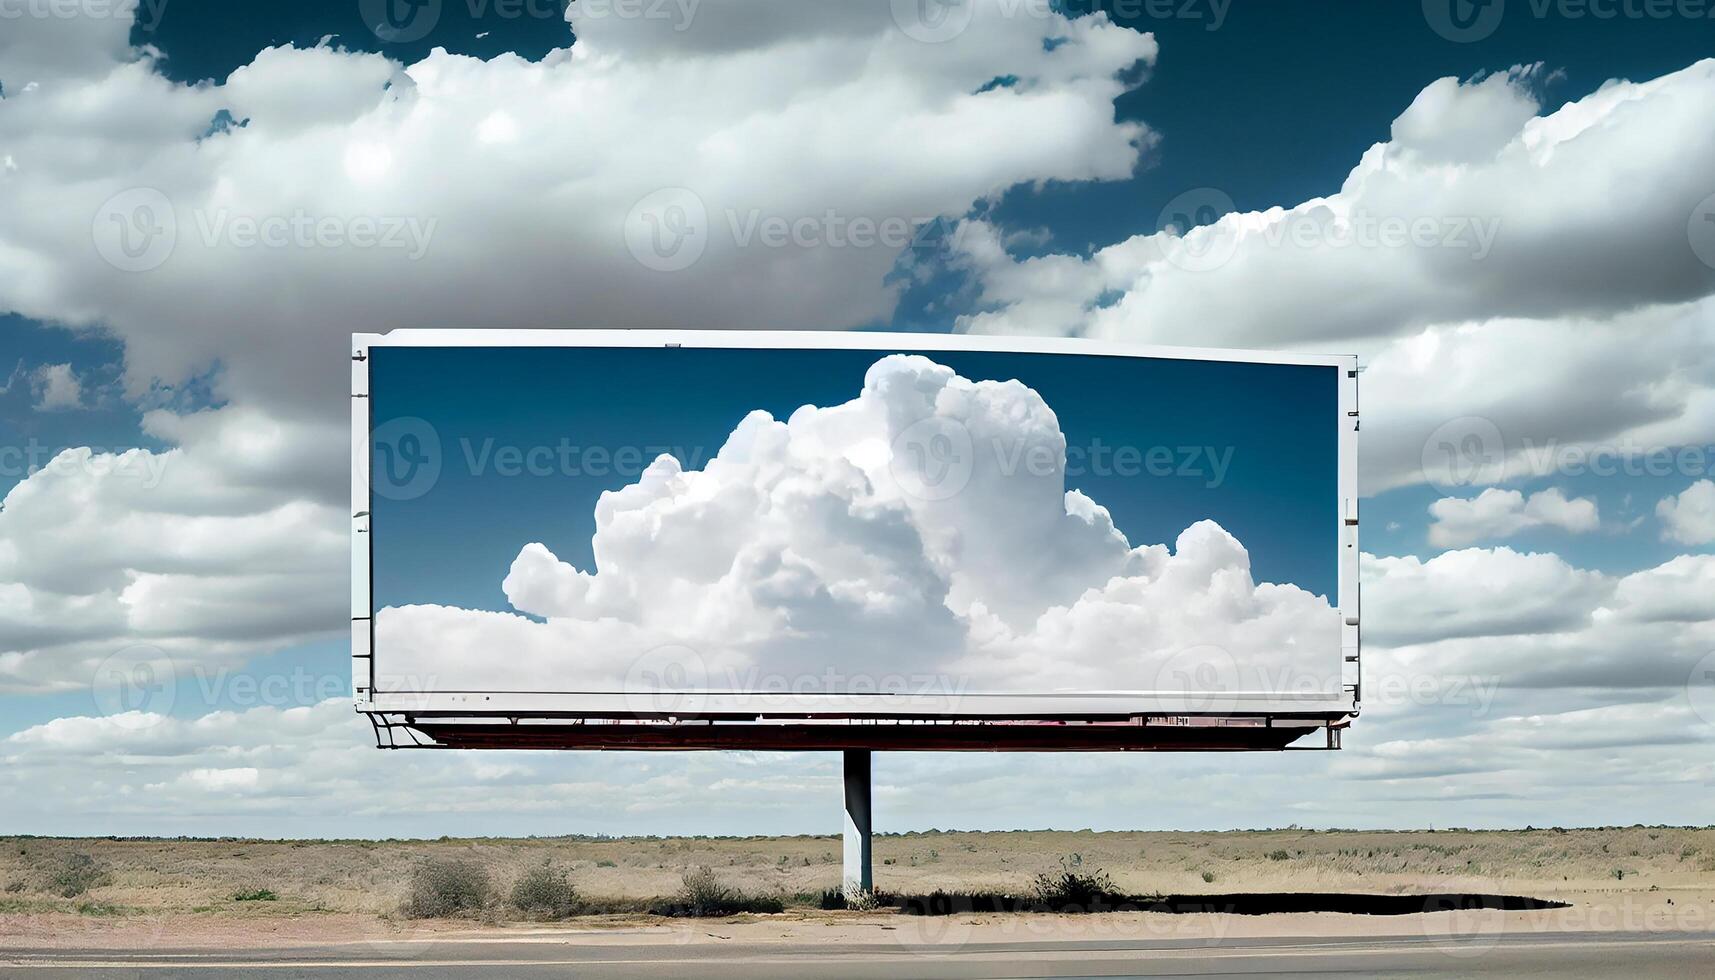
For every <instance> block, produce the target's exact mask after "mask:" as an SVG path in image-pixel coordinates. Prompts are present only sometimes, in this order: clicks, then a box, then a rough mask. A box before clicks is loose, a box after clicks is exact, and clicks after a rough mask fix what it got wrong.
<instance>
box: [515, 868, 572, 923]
mask: <svg viewBox="0 0 1715 980" xmlns="http://www.w3.org/2000/svg"><path fill="white" fill-rule="evenodd" d="M512 907H513V908H515V909H517V910H518V911H520V912H523V913H524V914H526V915H531V916H536V917H537V918H542V919H564V918H569V917H570V916H573V915H576V914H577V911H578V892H577V889H575V888H573V887H572V881H571V878H570V877H568V876H567V874H566V872H565V871H564V870H562V869H560V868H556V867H554V862H553V861H552V860H551V859H550V860H544V861H543V862H542V863H541V864H539V865H537V866H536V867H534V868H531V869H530V870H529V871H526V872H524V874H523V876H522V877H520V878H519V879H518V880H517V881H516V882H515V883H514V884H513V885H512Z"/></svg>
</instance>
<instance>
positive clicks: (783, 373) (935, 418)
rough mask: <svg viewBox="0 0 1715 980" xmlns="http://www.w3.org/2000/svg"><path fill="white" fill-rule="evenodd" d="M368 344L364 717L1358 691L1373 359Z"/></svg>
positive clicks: (1099, 716)
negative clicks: (1361, 376)
mask: <svg viewBox="0 0 1715 980" xmlns="http://www.w3.org/2000/svg"><path fill="white" fill-rule="evenodd" d="M353 356H354V362H353V363H354V366H355V370H354V395H355V396H356V397H355V398H354V406H355V407H356V411H354V423H353V429H354V480H353V484H354V485H353V496H354V514H356V517H355V519H354V535H353V540H354V549H353V555H354V557H353V561H354V583H355V585H354V603H353V605H354V609H353V621H354V631H353V632H354V648H355V649H354V656H355V660H354V663H355V665H356V667H355V678H356V680H355V685H356V687H357V694H358V702H359V708H360V710H365V711H369V712H372V713H374V714H375V715H377V716H378V717H381V716H386V717H389V718H391V719H392V720H394V721H406V722H409V723H410V724H411V726H412V727H414V728H415V729H417V732H418V733H421V732H425V731H431V730H433V731H432V738H433V739H434V740H437V741H440V742H443V743H451V744H459V743H460V742H461V740H463V742H464V743H465V744H487V741H492V740H493V738H495V737H498V738H499V741H500V742H507V741H508V740H510V742H511V743H513V744H522V742H523V741H526V740H528V739H530V738H538V739H540V738H548V741H549V742H553V741H554V739H556V738H562V737H564V735H565V733H564V731H563V729H566V728H567V727H569V726H571V725H573V724H577V725H581V726H588V725H591V724H597V723H613V724H619V723H621V722H624V723H629V724H631V725H634V726H640V727H639V728H635V729H627V728H616V729H609V730H606V731H605V732H604V733H603V734H602V735H601V739H602V740H605V739H608V738H611V737H618V738H619V740H620V742H621V743H623V742H625V741H626V740H627V739H628V738H633V737H634V736H635V738H636V739H637V740H638V741H644V740H646V739H644V737H643V735H642V732H641V729H642V728H646V727H650V726H651V725H656V726H659V725H669V726H677V729H676V730H677V731H678V732H679V734H675V733H674V731H667V732H665V733H664V734H663V733H660V732H657V733H656V734H657V735H658V736H659V737H660V738H662V739H664V744H661V745H659V746H655V747H678V746H680V745H683V744H687V742H689V743H690V744H701V743H700V742H698V736H697V735H696V733H691V732H690V731H689V728H688V726H689V725H690V724H691V723H693V722H695V723H697V724H701V725H721V724H741V723H749V724H772V725H775V726H789V727H796V728H804V729H806V731H807V732H808V734H807V735H806V732H798V733H797V735H798V736H803V737H807V738H808V739H809V743H806V744H807V746H808V747H827V746H825V745H823V744H822V742H823V741H828V740H830V739H831V740H832V741H831V742H829V744H830V745H831V744H835V743H838V744H846V743H844V742H841V741H840V740H841V739H850V738H851V737H852V736H851V735H850V733H849V732H848V733H845V734H836V735H830V734H829V731H830V729H827V728H825V727H824V728H810V727H808V726H826V725H831V724H832V725H839V724H844V725H848V726H849V725H852V724H871V725H873V724H874V723H877V722H889V723H893V724H895V725H897V724H917V725H929V726H935V725H944V724H950V723H957V724H961V725H975V726H979V727H981V726H991V727H990V728H989V731H991V732H992V730H993V729H992V726H997V725H1028V726H1033V727H1035V728H1040V727H1041V726H1043V725H1044V724H1047V725H1054V726H1060V727H1064V726H1066V725H1068V724H1074V725H1090V724H1097V725H1120V726H1131V727H1139V726H1144V727H1148V726H1154V727H1156V728H1158V729H1159V728H1165V727H1180V728H1206V727H1208V726H1210V725H1219V726H1222V727H1236V728H1248V727H1262V728H1271V727H1274V726H1276V725H1287V726H1290V725H1295V724H1296V725H1301V726H1302V725H1304V724H1312V725H1321V726H1327V725H1339V724H1343V723H1344V721H1345V720H1346V719H1349V717H1350V716H1351V715H1352V714H1354V713H1355V711H1356V707H1357V672H1356V660H1357V585H1356V555H1357V549H1356V523H1357V514H1356V488H1355V468H1356V467H1355V453H1356V429H1357V402H1356V364H1355V362H1354V360H1353V359H1352V358H1347V357H1333V356H1311V355H1304V356H1300V355H1276V354H1240V353H1234V352H1230V351H1228V352H1215V351H1186V350H1168V349H1153V348H1133V347H1120V346H1105V345H1096V344H1089V343H1081V342H1072V341H1041V340H1031V341H1026V340H1019V339H1011V338H971V337H962V336H939V335H883V334H821V333H817V334H801V333H773V332H771V333H733V332H708V333H697V332H667V331H662V332H656V331H648V332H642V331H516V332H514V331H493V332H491V331H398V332H394V333H392V334H387V335H381V336H359V337H357V338H355V343H354V351H353ZM497 720H500V721H501V722H502V727H498V728H497V727H496V724H495V723H496V721H497ZM550 729H551V730H553V731H554V732H555V733H556V734H554V735H552V736H549V735H548V734H547V733H548V732H549V730H550ZM497 732H499V733H500V734H499V735H498V736H496V733H497ZM747 732H748V733H747V734H746V735H743V736H738V737H739V738H740V739H741V740H742V739H744V738H752V739H757V740H759V741H758V742H757V744H763V745H766V744H771V743H770V741H769V740H770V739H774V740H775V742H776V743H778V744H796V743H793V742H791V738H792V737H793V736H791V735H783V734H782V732H781V731H780V730H779V729H778V728H773V729H767V730H763V731H761V732H760V733H759V732H758V731H755V730H747ZM616 733H617V734H616ZM1084 734H1085V735H1087V734H1088V733H1084ZM1156 734H1158V735H1160V734H1161V733H1159V732H1157V733H1156ZM479 735H480V736H482V737H478V736H479ZM582 737H585V738H587V739H589V741H588V742H587V743H586V744H598V741H599V740H598V739H597V738H596V736H595V735H594V734H592V733H591V732H589V731H588V730H587V729H586V730H585V731H584V732H583V734H582ZM701 737H702V739H703V740H704V741H711V740H712V741H714V742H718V741H719V739H718V738H714V737H713V736H710V734H709V733H707V732H704V733H701ZM912 737H913V736H912V735H911V734H910V733H909V732H900V731H890V732H889V733H887V734H886V735H874V734H873V733H872V736H871V739H872V742H873V743H874V744H881V742H883V741H885V740H887V739H903V740H905V741H906V742H909V741H910V739H911V738H912ZM923 737H924V738H931V737H932V738H938V739H940V740H941V741H943V742H944V741H945V740H946V739H947V737H948V736H947V735H946V733H945V732H942V733H939V734H934V733H930V734H924V735H923ZM952 737H953V739H954V740H955V741H958V740H970V741H971V742H972V746H971V747H984V745H985V743H984V739H985V738H987V737H988V736H985V735H984V734H982V733H981V732H980V731H978V732H974V733H965V732H962V731H961V732H960V733H958V734H957V735H956V736H952ZM1006 737H1012V738H1018V739H1021V740H1022V741H1023V742H1026V743H1028V742H1030V741H1031V739H1032V738H1034V737H1035V736H1030V735H1025V736H1020V735H1019V734H1018V733H1016V732H1014V733H1008V735H1007V736H1006ZM1043 737H1049V736H1043ZM1062 737H1064V736H1062ZM1161 737H1163V738H1169V740H1171V739H1170V737H1168V736H1165V735H1161ZM1179 737H1183V736H1179ZM818 739H821V740H822V741H817V740H818ZM1217 740H1218V739H1217ZM1003 741H1004V737H1002V738H1000V739H999V740H998V741H992V742H990V743H988V744H989V747H994V746H997V745H999V744H1000V742H1003ZM1193 741H1195V739H1193ZM1264 741H1268V739H1264ZM600 744H607V743H606V742H605V741H600ZM866 744H869V743H866ZM1026 747H1028V746H1026Z"/></svg>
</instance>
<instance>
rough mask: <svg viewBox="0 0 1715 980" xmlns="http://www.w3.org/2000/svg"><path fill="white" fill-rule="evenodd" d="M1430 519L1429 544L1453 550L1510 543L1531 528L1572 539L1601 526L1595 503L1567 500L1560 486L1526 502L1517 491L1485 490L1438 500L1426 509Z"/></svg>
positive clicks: (1587, 500) (1541, 492)
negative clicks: (1478, 543)
mask: <svg viewBox="0 0 1715 980" xmlns="http://www.w3.org/2000/svg"><path fill="white" fill-rule="evenodd" d="M1429 514H1430V516H1431V517H1432V518H1433V519H1434V520H1433V521H1432V522H1431V523H1430V525H1429V543H1430V544H1432V545H1434V546H1436V547H1437V548H1457V547H1460V546H1462V545H1467V544H1471V543H1473V542H1476V541H1485V540H1493V539H1496V538H1509V537H1512V536H1513V535H1515V534H1518V533H1520V532H1522V531H1528V530H1531V529H1532V528H1539V527H1555V528H1559V529H1561V530H1563V531H1568V532H1570V533H1573V534H1583V533H1586V532H1589V531H1594V530H1596V528H1597V526H1598V525H1599V524H1600V523H1601V521H1600V519H1599V517H1598V516H1597V510H1596V501H1594V500H1591V499H1590V498H1588V497H1574V498H1572V499H1567V497H1566V494H1565V493H1564V492H1563V491H1562V490H1561V489H1560V488H1559V487H1550V488H1549V489H1547V490H1540V491H1538V492H1536V493H1533V494H1531V495H1530V496H1529V497H1526V496H1525V495H1524V494H1523V493H1520V492H1519V491H1517V490H1500V489H1497V488H1495V487H1490V488H1488V489H1487V490H1484V491H1483V492H1482V493H1480V494H1478V495H1477V496H1475V497H1471V498H1463V497H1443V498H1441V499H1440V500H1437V501H1436V502H1434V503H1433V504H1430V505H1429Z"/></svg>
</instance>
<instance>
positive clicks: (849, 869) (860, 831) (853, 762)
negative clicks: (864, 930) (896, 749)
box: [840, 749, 875, 901]
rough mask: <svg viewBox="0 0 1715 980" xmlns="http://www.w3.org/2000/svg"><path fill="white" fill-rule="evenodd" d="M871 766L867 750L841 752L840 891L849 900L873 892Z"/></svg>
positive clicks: (858, 898) (861, 897) (860, 897)
mask: <svg viewBox="0 0 1715 980" xmlns="http://www.w3.org/2000/svg"><path fill="white" fill-rule="evenodd" d="M870 763H871V757H870V752H869V750H868V749H848V750H847V751H846V752H845V753H843V762H842V768H843V769H844V776H845V785H846V830H845V853H844V858H843V862H842V870H841V878H840V891H841V893H842V894H844V895H845V897H846V899H847V900H848V901H853V900H861V899H863V898H864V897H866V896H868V895H869V893H870V892H872V891H874V890H875V874H874V870H873V862H872V861H871V859H870V856H871V851H870V828H871V826H872V824H871V822H870V785H871V774H872V770H871V768H870Z"/></svg>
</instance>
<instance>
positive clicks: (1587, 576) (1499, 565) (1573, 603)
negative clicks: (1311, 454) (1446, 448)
mask: <svg viewBox="0 0 1715 980" xmlns="http://www.w3.org/2000/svg"><path fill="white" fill-rule="evenodd" d="M1363 586H1364V625H1365V629H1364V639H1365V640H1366V641H1367V642H1370V643H1377V644H1380V645H1382V646H1404V645H1408V644H1417V643H1426V642H1433V641H1435V640H1440V639H1446V638H1449V637H1462V636H1472V637H1474V636H1515V635H1520V634H1535V633H1550V632H1560V631H1563V630H1569V629H1576V628H1579V627H1582V626H1584V625H1586V624H1588V622H1589V619H1590V613H1591V610H1592V609H1593V608H1594V605H1595V601H1596V600H1599V599H1600V598H1602V597H1605V596H1606V595H1608V593H1609V592H1610V591H1611V590H1612V588H1613V586H1612V584H1611V583H1610V582H1608V581H1607V580H1606V579H1605V578H1604V577H1603V576H1602V575H1601V574H1599V573H1596V572H1590V571H1585V570H1583V569H1578V568H1574V567H1572V566H1571V565H1569V564H1567V563H1566V561H1565V559H1562V558H1561V557H1560V556H1558V555H1553V554H1535V553H1532V554H1523V553H1520V552H1517V551H1514V550H1513V549H1511V548H1506V547H1501V548H1494V549H1485V548H1469V549H1466V550H1463V551H1450V552H1447V553H1445V554H1441V555H1437V556H1435V557H1434V558H1431V559H1429V560H1427V561H1425V560H1423V559H1420V558H1416V557H1413V556H1410V555H1406V556H1403V557H1398V558H1389V557H1376V556H1374V555H1366V556H1364V560H1363Z"/></svg>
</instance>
